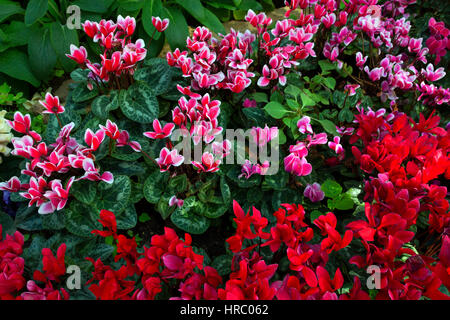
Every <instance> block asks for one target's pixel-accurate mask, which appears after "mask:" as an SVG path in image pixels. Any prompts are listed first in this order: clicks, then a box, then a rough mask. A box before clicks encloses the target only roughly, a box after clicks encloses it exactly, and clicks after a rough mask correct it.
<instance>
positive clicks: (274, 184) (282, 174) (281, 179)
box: [264, 170, 289, 190]
mask: <svg viewBox="0 0 450 320" xmlns="http://www.w3.org/2000/svg"><path fill="white" fill-rule="evenodd" d="M264 181H265V183H266V184H267V185H268V186H269V187H270V188H272V189H274V190H283V189H285V188H286V184H287V183H288V181H289V174H288V173H287V172H286V171H285V170H280V171H279V172H278V173H277V174H275V175H270V176H269V175H268V176H265V178H264Z"/></svg>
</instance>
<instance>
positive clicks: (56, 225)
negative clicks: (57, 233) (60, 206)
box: [41, 211, 66, 230]
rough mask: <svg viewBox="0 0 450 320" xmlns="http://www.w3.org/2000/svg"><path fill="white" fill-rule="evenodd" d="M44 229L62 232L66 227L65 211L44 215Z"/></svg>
mask: <svg viewBox="0 0 450 320" xmlns="http://www.w3.org/2000/svg"><path fill="white" fill-rule="evenodd" d="M41 218H42V227H43V228H44V229H45V230H62V229H64V227H65V220H66V217H65V213H64V211H55V212H53V213H50V214H46V215H42V216H41Z"/></svg>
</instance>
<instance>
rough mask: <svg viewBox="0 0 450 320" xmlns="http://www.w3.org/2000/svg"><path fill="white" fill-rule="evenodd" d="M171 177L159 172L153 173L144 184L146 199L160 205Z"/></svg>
mask: <svg viewBox="0 0 450 320" xmlns="http://www.w3.org/2000/svg"><path fill="white" fill-rule="evenodd" d="M168 178H169V175H168V174H167V173H161V172H159V170H158V171H155V172H153V173H152V174H151V175H150V176H149V177H148V178H147V180H145V183H144V197H145V199H146V200H147V201H148V202H150V203H155V204H156V203H158V201H159V199H160V198H161V195H162V194H163V193H164V190H165V188H166V187H167V181H168Z"/></svg>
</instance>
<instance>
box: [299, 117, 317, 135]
mask: <svg viewBox="0 0 450 320" xmlns="http://www.w3.org/2000/svg"><path fill="white" fill-rule="evenodd" d="M297 127H298V131H300V133H303V134H304V133H307V132H308V133H311V134H313V133H314V131H313V129H312V127H311V118H310V117H308V116H303V117H302V118H301V119H300V120H298V122H297Z"/></svg>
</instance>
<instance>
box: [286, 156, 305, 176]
mask: <svg viewBox="0 0 450 320" xmlns="http://www.w3.org/2000/svg"><path fill="white" fill-rule="evenodd" d="M284 168H285V169H286V171H287V172H289V173H292V174H295V175H296V176H298V177H301V176H307V175H309V174H310V173H311V171H312V166H311V164H309V163H308V161H307V160H306V158H304V157H299V156H298V155H296V154H294V153H291V154H290V155H289V156H287V157H286V158H284Z"/></svg>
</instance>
